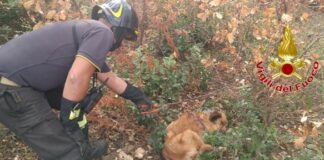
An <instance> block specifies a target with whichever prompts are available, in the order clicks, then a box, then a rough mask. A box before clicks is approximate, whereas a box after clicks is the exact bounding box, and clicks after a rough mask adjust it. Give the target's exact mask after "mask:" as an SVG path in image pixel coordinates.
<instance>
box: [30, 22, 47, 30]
mask: <svg viewBox="0 0 324 160" xmlns="http://www.w3.org/2000/svg"><path fill="white" fill-rule="evenodd" d="M42 26H44V22H42V21H41V22H38V23H37V24H35V25H34V27H33V30H36V29H39V28H41V27H42Z"/></svg>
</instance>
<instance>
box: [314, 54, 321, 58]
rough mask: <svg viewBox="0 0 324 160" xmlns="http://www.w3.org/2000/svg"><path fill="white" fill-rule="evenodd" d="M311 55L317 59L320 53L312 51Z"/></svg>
mask: <svg viewBox="0 0 324 160" xmlns="http://www.w3.org/2000/svg"><path fill="white" fill-rule="evenodd" d="M312 57H314V58H315V59H319V58H320V57H321V55H319V54H317V53H313V54H312Z"/></svg>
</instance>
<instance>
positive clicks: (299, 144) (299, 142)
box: [294, 136, 306, 149]
mask: <svg viewBox="0 0 324 160" xmlns="http://www.w3.org/2000/svg"><path fill="white" fill-rule="evenodd" d="M305 140H306V136H303V137H299V138H297V139H295V140H294V147H295V148H297V149H301V148H304V147H305V144H304V141H305Z"/></svg>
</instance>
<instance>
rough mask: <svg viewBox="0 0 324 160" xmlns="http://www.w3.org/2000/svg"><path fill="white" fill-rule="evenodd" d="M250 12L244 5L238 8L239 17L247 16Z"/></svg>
mask: <svg viewBox="0 0 324 160" xmlns="http://www.w3.org/2000/svg"><path fill="white" fill-rule="evenodd" d="M249 14H250V13H249V9H248V8H247V7H246V6H244V7H243V8H242V9H241V10H240V16H241V17H243V18H244V17H246V16H248V15H249Z"/></svg>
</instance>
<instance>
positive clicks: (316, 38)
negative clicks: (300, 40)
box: [299, 33, 324, 58]
mask: <svg viewBox="0 0 324 160" xmlns="http://www.w3.org/2000/svg"><path fill="white" fill-rule="evenodd" d="M321 38H324V33H320V34H319V35H318V36H316V37H315V38H314V39H313V41H311V42H310V43H309V44H308V45H307V47H306V48H305V49H304V51H303V53H302V54H300V57H299V58H301V56H302V55H305V54H306V53H307V52H308V50H309V49H310V48H311V47H312V46H313V45H314V44H315V43H316V42H318V41H319V40H320V39H321Z"/></svg>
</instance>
